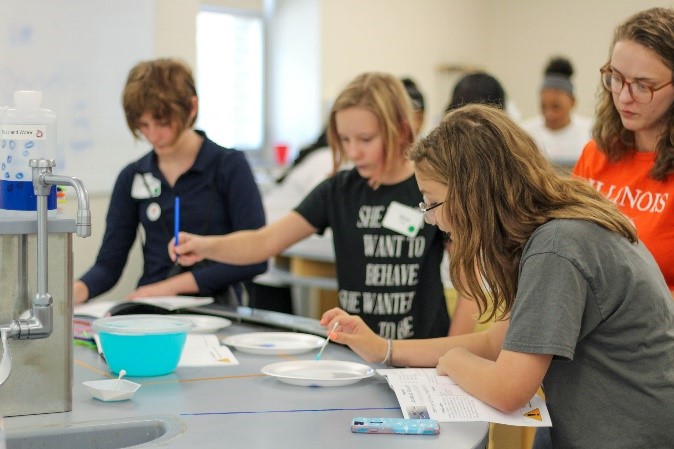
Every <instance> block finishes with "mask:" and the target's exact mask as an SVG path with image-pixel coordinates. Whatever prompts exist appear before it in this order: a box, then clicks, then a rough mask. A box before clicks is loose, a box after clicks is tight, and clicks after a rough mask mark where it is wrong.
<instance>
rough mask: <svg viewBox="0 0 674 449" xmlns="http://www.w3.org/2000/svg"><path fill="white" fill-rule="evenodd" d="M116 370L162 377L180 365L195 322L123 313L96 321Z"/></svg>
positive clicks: (108, 357)
mask: <svg viewBox="0 0 674 449" xmlns="http://www.w3.org/2000/svg"><path fill="white" fill-rule="evenodd" d="M92 326H93V329H94V331H95V332H98V335H99V338H100V341H101V346H102V349H103V355H104V356H105V360H106V361H107V362H108V367H109V368H110V370H111V371H112V372H113V373H119V372H120V371H121V370H125V371H126V374H127V375H129V376H162V375H164V374H170V373H172V372H173V371H174V370H175V369H176V367H177V366H178V362H179V361H180V354H182V351H183V347H184V346H185V339H186V338H187V333H188V331H189V330H190V329H191V328H192V326H193V324H192V322H191V321H189V320H187V319H184V318H178V317H175V318H174V317H171V316H170V315H120V316H113V317H106V318H100V319H98V320H96V321H94V323H93V325H92Z"/></svg>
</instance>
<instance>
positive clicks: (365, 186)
mask: <svg viewBox="0 0 674 449" xmlns="http://www.w3.org/2000/svg"><path fill="white" fill-rule="evenodd" d="M412 123H413V119H412V107H411V101H410V99H409V96H408V95H407V93H406V92H405V88H404V87H403V84H402V83H401V82H400V81H399V80H398V79H396V78H395V77H393V76H391V75H389V74H385V73H364V74H362V75H360V76H358V77H356V78H355V79H354V80H353V81H352V82H351V83H350V84H349V85H348V86H347V87H346V88H345V89H344V90H343V91H342V92H341V93H340V94H339V96H338V97H337V99H336V100H335V103H334V105H333V107H332V111H331V113H330V117H329V123H328V142H329V143H330V146H331V148H332V149H333V158H334V164H333V167H334V169H337V167H339V166H340V165H341V163H342V161H345V160H349V161H351V162H352V163H353V165H354V168H352V169H350V170H342V171H338V172H336V173H334V174H333V175H332V176H331V177H329V178H328V179H326V180H325V181H323V182H322V183H321V184H319V185H318V186H317V187H316V188H315V189H314V190H313V191H311V193H309V194H308V195H307V196H306V198H304V200H303V201H302V202H301V203H300V204H299V205H298V206H297V207H296V208H295V209H294V210H293V211H291V212H289V213H288V214H286V215H285V216H283V217H282V218H280V219H278V220H276V221H274V222H273V223H270V224H268V225H267V226H265V227H264V228H261V229H259V230H256V231H243V232H237V233H234V234H230V235H227V236H219V237H215V236H197V235H194V234H190V233H186V232H181V233H180V235H179V241H178V242H177V246H175V245H174V242H173V241H171V243H170V244H169V253H170V255H171V258H172V259H174V260H175V259H176V258H177V260H178V262H180V263H181V264H185V265H189V264H191V263H194V262H198V261H200V260H203V259H212V260H218V261H221V262H227V263H241V264H248V263H254V262H259V261H262V260H267V259H268V258H269V257H271V256H273V255H276V254H279V253H281V252H282V251H283V250H284V249H286V248H287V247H289V246H290V245H292V244H294V243H296V242H298V241H300V240H302V239H304V238H306V237H309V236H310V235H312V234H314V233H323V232H324V231H325V230H326V229H327V228H330V229H331V230H332V235H333V245H334V248H335V258H336V260H335V264H336V270H337V282H338V286H339V287H338V288H339V292H338V296H339V301H340V304H341V306H342V307H343V308H345V309H346V310H348V311H349V312H351V313H355V314H358V315H360V316H362V317H363V319H364V320H365V322H366V323H367V325H368V326H370V328H371V329H373V330H374V331H375V332H376V333H377V334H379V335H382V336H384V337H386V338H392V339H406V338H425V337H431V336H440V335H447V332H448V329H449V315H448V313H447V307H446V304H445V297H444V292H443V286H442V283H441V281H440V269H439V267H440V261H441V258H442V254H443V250H444V240H443V233H442V232H440V231H439V230H438V228H437V227H435V226H423V216H422V213H421V212H419V210H418V209H417V205H418V204H419V203H420V202H423V197H422V195H421V194H420V193H419V190H418V189H417V185H416V182H415V180H414V176H413V170H412V165H411V163H410V162H409V161H408V160H407V159H406V153H407V148H408V147H409V145H410V144H411V143H412V142H414V140H415V134H414V129H413V125H412Z"/></svg>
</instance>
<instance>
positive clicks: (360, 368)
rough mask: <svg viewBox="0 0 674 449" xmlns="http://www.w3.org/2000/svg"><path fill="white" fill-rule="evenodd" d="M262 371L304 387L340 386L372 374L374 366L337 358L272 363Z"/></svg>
mask: <svg viewBox="0 0 674 449" xmlns="http://www.w3.org/2000/svg"><path fill="white" fill-rule="evenodd" d="M261 371H262V373H263V374H266V375H267V376H273V377H276V378H277V379H278V380H280V381H281V382H285V383H287V384H291V385H301V386H304V387H340V386H342V385H350V384H353V383H356V382H358V381H360V380H362V379H365V378H368V377H370V376H373V375H374V372H375V371H374V368H370V367H369V366H367V365H363V364H360V363H354V362H343V361H339V360H296V361H291V362H279V363H272V364H271V365H267V366H264V367H262V370H261Z"/></svg>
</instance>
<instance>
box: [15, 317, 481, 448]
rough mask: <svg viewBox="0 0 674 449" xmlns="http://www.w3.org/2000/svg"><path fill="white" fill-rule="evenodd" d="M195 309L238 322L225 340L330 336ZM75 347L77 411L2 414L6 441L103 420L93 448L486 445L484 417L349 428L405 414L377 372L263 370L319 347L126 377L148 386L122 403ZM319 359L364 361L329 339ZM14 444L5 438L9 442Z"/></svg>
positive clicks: (95, 364)
mask: <svg viewBox="0 0 674 449" xmlns="http://www.w3.org/2000/svg"><path fill="white" fill-rule="evenodd" d="M194 311H200V312H202V313H204V312H208V313H211V314H214V315H220V316H225V317H227V318H229V319H230V320H231V321H232V325H231V326H229V327H226V328H223V329H221V330H220V331H219V333H218V336H219V337H220V338H223V337H225V336H228V335H234V334H239V333H244V332H263V331H276V332H278V331H279V330H286V331H290V332H292V331H299V332H306V333H312V334H318V335H322V336H325V331H324V330H323V329H322V328H321V326H320V325H319V324H318V322H317V321H316V320H312V319H309V318H305V317H296V316H292V315H285V314H280V313H277V312H264V311H255V310H253V309H248V308H230V309H225V308H222V309H217V308H214V307H211V308H210V309H209V307H200V308H198V309H197V310H194ZM73 352H74V379H73V395H72V411H70V412H64V413H51V414H42V415H32V416H17V417H10V418H5V427H6V430H7V432H8V435H9V436H10V440H9V441H10V443H11V435H13V434H14V435H23V434H26V435H32V434H35V433H39V432H43V433H44V432H47V433H48V432H50V431H51V432H52V435H57V434H67V433H68V432H72V431H73V429H78V428H80V429H82V428H92V426H93V427H95V426H98V428H99V429H103V428H105V427H106V426H107V427H108V430H109V431H108V432H107V433H101V440H105V441H101V442H100V446H89V447H100V448H109V449H112V448H118V447H124V446H120V445H119V444H120V442H121V441H132V437H133V436H134V435H135V433H143V432H145V433H146V434H148V435H149V434H153V435H150V436H149V437H148V438H155V437H156V439H154V440H152V441H149V442H144V443H142V444H140V445H136V446H133V447H137V448H145V447H147V448H150V447H162V448H190V447H199V448H222V447H242V448H243V447H245V448H265V449H266V448H274V447H282V448H293V449H304V448H307V449H308V448H315V447H321V448H323V449H330V448H335V449H337V448H339V449H343V448H345V447H348V448H367V449H377V448H382V449H383V448H386V449H395V448H398V447H400V448H403V447H405V448H407V447H410V445H414V447H415V448H419V449H421V448H424V447H429V448H431V447H433V448H450V447H451V448H453V449H462V448H466V449H469V448H470V449H475V448H485V447H486V444H487V433H488V424H487V423H483V422H471V423H441V431H440V434H439V435H435V436H426V435H369V434H355V433H352V432H351V430H350V423H351V420H352V419H353V418H354V417H357V416H370V417H402V412H401V410H400V407H399V404H398V400H397V399H396V396H395V394H394V392H393V391H392V390H391V389H390V388H389V386H388V384H387V382H386V380H385V379H384V378H383V377H381V376H379V375H377V374H375V375H374V376H373V377H369V378H366V379H363V380H360V381H359V382H357V383H354V384H351V385H347V386H336V387H305V386H296V385H289V384H285V383H282V382H280V381H278V380H277V379H276V378H273V377H268V376H265V375H263V374H261V372H260V369H261V368H262V367H263V366H265V365H267V364H270V363H275V362H280V361H288V360H312V359H313V358H314V356H315V355H316V354H315V351H312V352H308V353H304V354H298V355H292V356H289V355H286V356H282V355H256V354H249V353H244V352H241V351H237V350H236V349H232V353H233V354H234V355H235V357H236V358H237V360H238V361H239V365H230V366H223V367H208V368H182V367H179V368H178V369H176V371H175V372H173V373H172V374H169V375H165V376H159V377H128V379H129V380H131V381H134V382H137V383H140V384H141V385H142V386H141V387H140V389H139V390H138V391H137V392H136V394H135V396H134V397H133V398H132V399H130V400H127V401H120V402H102V401H99V400H97V399H94V398H92V396H91V395H90V393H89V392H88V391H87V390H86V388H85V387H84V386H83V385H82V382H84V381H88V380H99V379H105V378H113V377H115V376H114V375H113V374H112V373H110V371H109V369H108V367H107V365H106V363H105V361H104V359H103V358H102V357H101V356H99V354H98V352H97V351H96V350H95V349H92V348H89V347H84V346H81V345H74V346H73ZM322 359H323V360H343V361H352V362H358V363H363V361H362V360H361V359H360V358H359V357H358V356H357V355H355V354H354V353H353V352H352V351H351V350H350V349H348V348H346V347H343V346H340V345H338V344H335V343H330V344H328V346H327V348H326V350H325V352H324V353H323V357H322ZM372 367H373V368H380V367H381V366H379V365H376V364H373V365H372ZM134 422H135V423H136V425H134V424H133V423H134ZM101 432H102V431H101ZM53 438H55V437H53ZM115 439H118V441H115ZM54 441H55V440H54ZM128 444H137V443H128ZM12 447H13V446H12V445H11V444H8V449H12ZM46 447H56V444H54V445H47V446H46ZM76 447H87V446H76ZM126 447H129V446H126Z"/></svg>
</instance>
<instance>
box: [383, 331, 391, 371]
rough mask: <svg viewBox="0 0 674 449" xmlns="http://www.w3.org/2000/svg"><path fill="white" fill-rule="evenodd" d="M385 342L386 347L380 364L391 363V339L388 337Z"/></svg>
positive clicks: (389, 364)
mask: <svg viewBox="0 0 674 449" xmlns="http://www.w3.org/2000/svg"><path fill="white" fill-rule="evenodd" d="M386 343H387V345H388V346H387V348H386V357H384V360H382V361H381V363H382V365H388V366H392V365H391V356H392V355H393V341H392V340H391V339H390V338H389V339H388V340H386Z"/></svg>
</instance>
